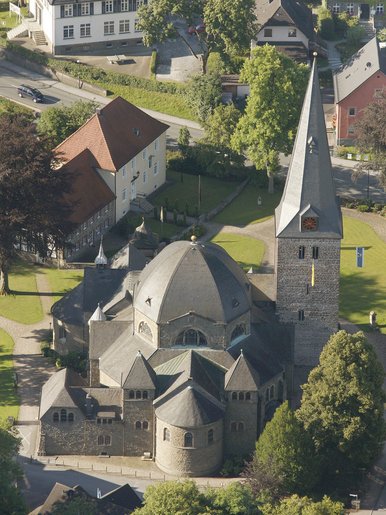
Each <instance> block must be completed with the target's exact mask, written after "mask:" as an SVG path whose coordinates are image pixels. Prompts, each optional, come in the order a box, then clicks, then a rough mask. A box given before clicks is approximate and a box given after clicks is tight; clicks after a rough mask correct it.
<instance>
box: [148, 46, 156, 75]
mask: <svg viewBox="0 0 386 515" xmlns="http://www.w3.org/2000/svg"><path fill="white" fill-rule="evenodd" d="M156 73H157V50H155V49H154V50H152V52H151V60H150V74H151V76H152V77H153V78H155V75H156Z"/></svg>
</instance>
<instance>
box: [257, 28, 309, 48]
mask: <svg viewBox="0 0 386 515" xmlns="http://www.w3.org/2000/svg"><path fill="white" fill-rule="evenodd" d="M291 28H292V27H277V26H276V25H272V26H270V25H266V26H265V27H264V28H263V29H262V30H261V31H260V32H259V33H258V34H257V41H264V42H267V43H272V42H275V41H283V42H284V41H285V42H288V43H289V42H292V43H296V42H298V41H301V42H302V43H303V44H304V46H305V47H306V48H308V39H307V37H306V36H305V35H304V34H303V32H301V31H300V30H299V29H296V37H294V38H289V37H288V30H289V29H291ZM293 28H296V27H293ZM264 29H272V37H269V38H266V37H264Z"/></svg>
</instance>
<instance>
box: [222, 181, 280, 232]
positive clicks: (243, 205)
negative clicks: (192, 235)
mask: <svg viewBox="0 0 386 515" xmlns="http://www.w3.org/2000/svg"><path fill="white" fill-rule="evenodd" d="M281 195H282V192H281V191H276V192H275V193H273V194H269V193H268V191H267V190H266V189H261V188H258V187H257V186H253V185H248V186H247V187H246V188H245V189H244V190H243V191H242V192H241V193H240V195H239V196H238V197H236V198H235V199H234V201H233V202H231V204H229V206H228V207H226V208H225V209H224V210H223V211H221V213H219V214H218V215H217V216H216V217H215V218H214V219H213V221H214V222H218V223H221V224H224V225H227V224H231V225H241V226H244V225H248V224H255V223H259V222H264V221H265V220H268V219H269V218H271V216H273V213H274V211H275V207H276V206H277V205H278V204H279V202H280V198H281ZM258 197H261V200H262V205H261V206H258V205H257V200H258Z"/></svg>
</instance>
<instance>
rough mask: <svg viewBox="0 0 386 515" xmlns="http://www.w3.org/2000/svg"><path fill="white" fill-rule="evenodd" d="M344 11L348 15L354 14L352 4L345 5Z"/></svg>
mask: <svg viewBox="0 0 386 515" xmlns="http://www.w3.org/2000/svg"><path fill="white" fill-rule="evenodd" d="M346 11H347V12H348V14H350V15H353V14H354V4H353V3H352V2H350V3H348V4H347V7H346Z"/></svg>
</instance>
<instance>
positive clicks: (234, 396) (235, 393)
mask: <svg viewBox="0 0 386 515" xmlns="http://www.w3.org/2000/svg"><path fill="white" fill-rule="evenodd" d="M232 401H237V392H232Z"/></svg>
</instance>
